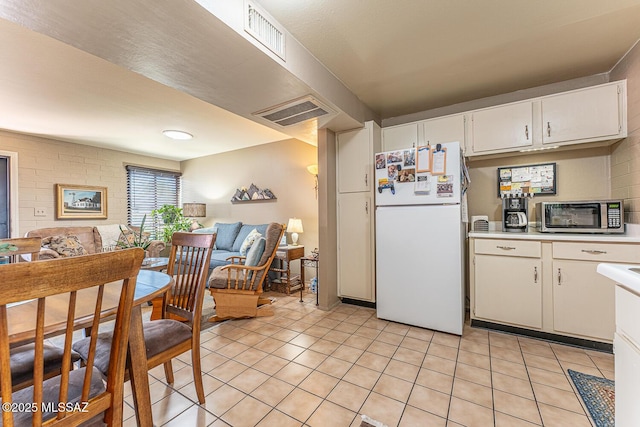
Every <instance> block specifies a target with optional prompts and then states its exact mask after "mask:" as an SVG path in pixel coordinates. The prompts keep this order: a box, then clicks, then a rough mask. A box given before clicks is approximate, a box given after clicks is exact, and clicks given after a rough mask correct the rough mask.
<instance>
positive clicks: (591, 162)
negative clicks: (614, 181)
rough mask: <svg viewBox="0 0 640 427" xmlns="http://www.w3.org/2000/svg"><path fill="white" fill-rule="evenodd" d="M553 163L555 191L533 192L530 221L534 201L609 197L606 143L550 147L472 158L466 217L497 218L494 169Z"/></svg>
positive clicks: (493, 219)
mask: <svg viewBox="0 0 640 427" xmlns="http://www.w3.org/2000/svg"><path fill="white" fill-rule="evenodd" d="M553 162H555V163H556V171H557V187H556V191H557V194H556V195H555V196H536V197H535V198H534V200H533V201H532V202H530V205H529V220H530V221H534V220H536V219H535V213H534V204H535V203H536V202H538V201H548V200H588V199H601V198H609V197H610V186H609V172H610V170H609V147H598V148H590V149H582V150H568V151H552V152H547V153H544V154H528V155H519V156H512V157H502V158H497V159H490V160H474V161H471V162H470V163H469V164H468V166H469V173H470V176H471V186H470V188H469V192H468V198H469V217H471V215H488V216H489V221H501V220H502V213H501V211H500V209H501V203H502V202H501V200H500V199H499V198H498V196H497V194H498V189H497V188H498V187H497V186H498V175H497V174H498V172H497V169H498V168H500V167H505V166H520V165H529V164H538V163H553Z"/></svg>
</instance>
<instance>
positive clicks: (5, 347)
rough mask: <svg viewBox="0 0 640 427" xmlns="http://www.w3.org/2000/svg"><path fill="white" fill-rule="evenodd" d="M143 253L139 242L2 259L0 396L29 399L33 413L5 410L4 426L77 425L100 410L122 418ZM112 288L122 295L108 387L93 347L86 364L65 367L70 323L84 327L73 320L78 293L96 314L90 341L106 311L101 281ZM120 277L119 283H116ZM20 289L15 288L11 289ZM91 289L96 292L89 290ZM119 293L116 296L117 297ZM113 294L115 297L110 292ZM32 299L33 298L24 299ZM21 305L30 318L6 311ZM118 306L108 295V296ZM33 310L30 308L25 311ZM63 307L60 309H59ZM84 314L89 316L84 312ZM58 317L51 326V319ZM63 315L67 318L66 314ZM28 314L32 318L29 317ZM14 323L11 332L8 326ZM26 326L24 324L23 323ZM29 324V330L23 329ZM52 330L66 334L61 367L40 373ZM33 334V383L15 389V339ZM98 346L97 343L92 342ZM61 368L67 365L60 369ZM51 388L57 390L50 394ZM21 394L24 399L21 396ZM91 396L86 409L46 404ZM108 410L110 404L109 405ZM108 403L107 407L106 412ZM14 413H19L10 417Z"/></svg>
mask: <svg viewBox="0 0 640 427" xmlns="http://www.w3.org/2000/svg"><path fill="white" fill-rule="evenodd" d="M143 257H144V251H143V250H142V249H140V248H132V249H125V250H121V251H115V252H108V253H100V254H92V255H84V256H77V257H68V258H58V259H52V260H45V261H38V262H18V263H13V264H8V265H0V275H2V280H1V281H0V395H1V396H2V401H3V402H5V403H10V402H21V403H28V404H32V405H33V407H34V408H35V411H34V412H32V413H27V412H25V413H21V414H12V413H11V412H6V411H3V414H2V423H3V425H4V426H5V427H8V426H13V425H25V424H26V423H28V424H32V425H34V426H36V425H47V426H49V425H56V424H58V423H60V424H62V425H77V424H79V423H82V422H84V421H86V420H89V419H91V418H93V417H95V416H97V415H100V414H102V415H103V416H104V418H103V420H104V421H105V423H107V424H109V425H114V424H115V425H120V424H121V423H122V408H121V406H122V401H123V386H122V385H123V382H124V371H125V358H126V350H127V342H128V336H129V323H130V318H131V311H132V307H133V298H134V292H135V284H136V277H137V274H138V271H139V269H140V266H141V264H142V259H143ZM110 282H116V283H113V284H112V285H110V288H109V289H116V292H118V294H119V298H118V302H119V304H118V306H117V309H116V320H115V327H114V335H113V340H112V344H111V352H110V364H109V371H108V372H107V374H106V386H105V385H104V384H103V382H102V377H101V376H100V374H99V373H97V371H95V370H94V369H92V368H90V367H89V366H91V367H92V366H93V364H94V360H93V359H94V357H95V351H94V352H93V354H92V356H91V357H90V359H89V360H88V361H87V368H82V369H80V370H77V371H72V372H70V367H71V343H72V342H71V341H72V339H73V331H74V329H75V328H77V327H80V326H85V325H86V324H87V323H86V321H83V322H81V323H78V318H76V317H75V316H76V312H77V311H79V310H78V308H79V307H80V306H81V304H79V298H80V296H79V295H80V294H79V292H78V291H80V292H83V298H84V299H83V300H82V301H84V302H83V305H87V304H95V306H93V305H92V306H91V307H90V308H89V307H83V309H82V312H83V313H89V312H92V313H93V320H92V328H91V329H92V341H95V339H96V336H97V331H98V326H99V321H100V316H101V315H102V314H104V310H105V309H106V308H109V310H108V312H111V308H112V306H110V307H103V305H104V304H103V301H104V300H105V298H104V295H105V284H107V283H110ZM119 283H122V285H121V286H120V285H119ZM17 288H19V289H20V292H16V289H17ZM89 288H95V290H97V292H94V289H89ZM118 294H116V295H118ZM114 296H115V295H114ZM29 300H36V301H31V302H28V301H29ZM25 301H27V302H26V304H28V305H26V306H25V307H29V306H31V307H35V319H33V317H32V318H31V319H32V320H31V322H35V323H29V322H26V321H25V319H24V318H18V317H20V316H17V315H16V314H15V313H21V312H29V311H20V307H15V309H16V310H17V311H15V312H14V313H13V316H12V312H11V311H9V310H8V308H7V305H8V304H12V303H16V302H21V303H25ZM110 301H113V304H114V305H115V301H114V299H113V297H112V298H111V299H110ZM29 310H31V309H29ZM62 310H65V311H64V312H63V311H62ZM81 317H83V318H84V317H86V315H85V314H82V315H81ZM52 318H55V319H58V318H59V319H60V320H56V323H55V325H52V324H51V323H50V322H51V321H52V320H51V319H52ZM63 319H64V320H63ZM27 320H29V319H27ZM14 324H16V325H17V329H16V331H18V332H16V333H15V334H14V332H12V331H13V329H12V328H13V327H15V326H12V325H14ZM25 324H26V325H28V326H25ZM25 328H26V329H25ZM55 328H57V329H56V331H57V335H59V336H60V337H63V338H64V345H63V350H62V351H63V356H62V366H63V369H62V370H61V373H60V375H58V376H57V377H53V378H49V379H44V357H45V356H44V340H45V338H49V336H51V334H52V331H53V330H54V329H55ZM29 337H31V340H32V342H33V343H34V372H33V385H32V386H31V387H29V388H26V389H21V390H18V391H15V392H13V393H12V378H11V362H12V361H11V358H10V353H11V352H10V348H11V345H12V344H13V341H12V339H13V340H19V341H17V343H18V344H21V343H22V342H23V341H24V340H26V339H29ZM92 344H93V345H94V348H95V343H94V342H92ZM64 367H66V368H64ZM52 393H54V394H52ZM25 399H26V400H25ZM69 402H88V404H87V406H86V407H85V409H86V410H87V412H66V411H56V410H55V409H53V410H48V411H47V410H45V411H43V409H44V408H45V407H47V408H50V409H51V408H57V407H58V404H59V403H62V404H66V403H69ZM109 408H111V409H109ZM107 409H109V410H107ZM14 417H15V418H16V419H15V420H14Z"/></svg>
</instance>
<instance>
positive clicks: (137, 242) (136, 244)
mask: <svg viewBox="0 0 640 427" xmlns="http://www.w3.org/2000/svg"><path fill="white" fill-rule="evenodd" d="M146 220H147V215H145V216H143V217H142V223H141V224H140V231H138V232H135V231H133V230H131V229H130V228H129V227H127V229H126V230H125V229H123V228H122V226H120V232H121V233H122V235H123V236H124V237H125V239H124V240H122V239H121V240H118V243H117V245H118V247H120V248H142V249H144V250H145V251H146V250H147V248H148V247H149V245H150V244H151V241H149V236H148V234H145V233H144V223H145V221H146Z"/></svg>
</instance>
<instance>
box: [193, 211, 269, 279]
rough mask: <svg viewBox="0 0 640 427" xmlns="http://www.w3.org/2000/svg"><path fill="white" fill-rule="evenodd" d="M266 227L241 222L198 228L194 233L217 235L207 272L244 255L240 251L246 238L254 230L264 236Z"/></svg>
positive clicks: (265, 225)
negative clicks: (230, 259)
mask: <svg viewBox="0 0 640 427" xmlns="http://www.w3.org/2000/svg"><path fill="white" fill-rule="evenodd" d="M268 225H269V224H258V225H255V224H243V223H242V222H234V223H216V224H214V226H213V227H209V228H200V229H198V230H195V231H194V233H217V236H216V242H215V246H214V248H213V249H214V250H213V252H212V254H211V262H210V263H209V270H213V269H214V268H216V267H218V266H221V265H227V264H230V261H228V260H227V259H228V258H229V257H232V256H244V255H246V254H242V253H241V249H242V244H243V243H244V242H245V240H246V239H247V236H249V234H250V233H251V232H252V231H253V230H254V229H255V230H256V231H257V232H258V233H260V234H261V235H262V236H264V235H265V233H266V231H267V226H268Z"/></svg>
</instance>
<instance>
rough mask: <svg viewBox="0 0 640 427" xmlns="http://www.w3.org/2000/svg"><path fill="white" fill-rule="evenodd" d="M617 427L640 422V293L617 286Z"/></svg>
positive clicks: (615, 351) (635, 424)
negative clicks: (639, 314)
mask: <svg viewBox="0 0 640 427" xmlns="http://www.w3.org/2000/svg"><path fill="white" fill-rule="evenodd" d="M615 293H616V334H615V339H614V350H613V352H614V354H615V371H616V373H615V376H616V378H615V379H616V422H615V425H616V427H632V426H633V427H635V426H637V425H638V423H639V422H640V405H638V396H640V324H639V322H638V313H640V295H638V294H637V293H635V292H631V291H629V290H627V289H625V288H623V287H621V286H619V285H618V286H616V290H615Z"/></svg>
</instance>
